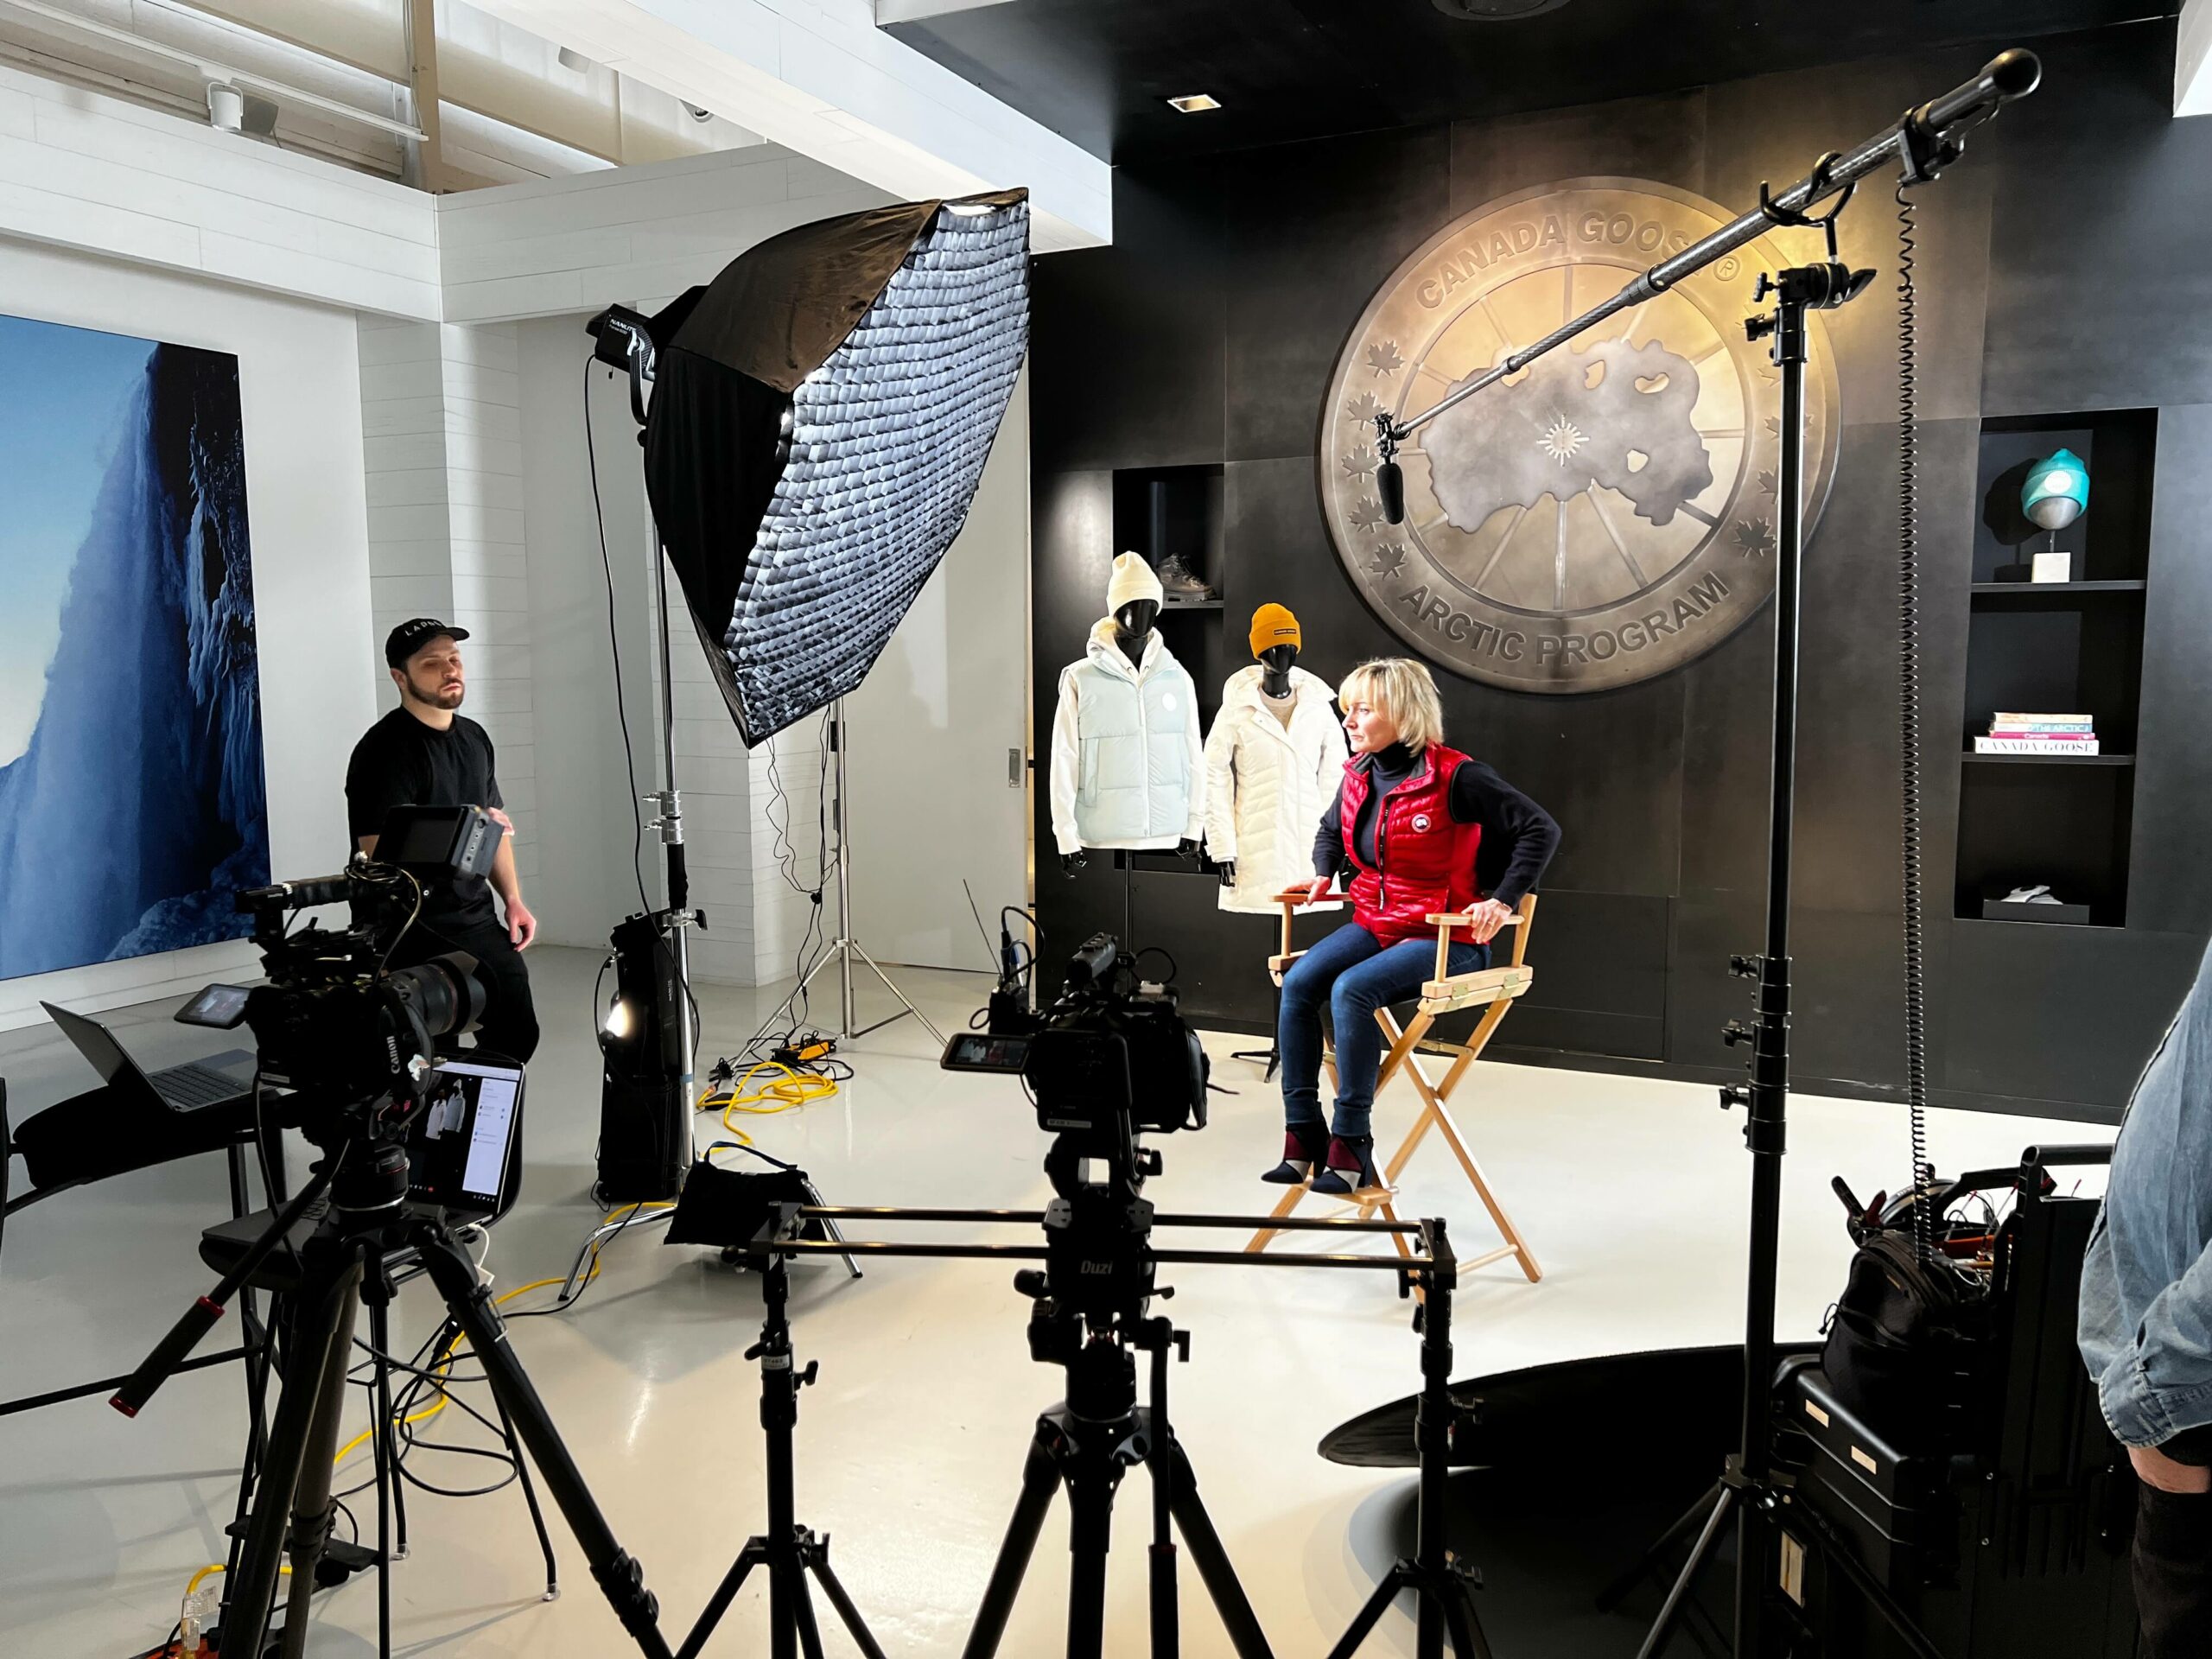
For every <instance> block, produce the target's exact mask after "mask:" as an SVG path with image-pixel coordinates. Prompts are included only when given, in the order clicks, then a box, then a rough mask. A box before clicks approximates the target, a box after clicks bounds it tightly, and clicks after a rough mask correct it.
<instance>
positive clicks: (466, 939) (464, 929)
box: [391, 919, 537, 1061]
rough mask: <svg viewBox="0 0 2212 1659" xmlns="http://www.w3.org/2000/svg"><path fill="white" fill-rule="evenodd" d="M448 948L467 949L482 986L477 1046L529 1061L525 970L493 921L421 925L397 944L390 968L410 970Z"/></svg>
mask: <svg viewBox="0 0 2212 1659" xmlns="http://www.w3.org/2000/svg"><path fill="white" fill-rule="evenodd" d="M448 950H466V951H467V953H468V954H469V955H470V956H472V957H475V958H476V978H477V981H478V982H479V983H480V984H481V985H482V986H483V987H484V1017H483V1019H482V1020H480V1021H479V1022H478V1023H477V1027H476V1046H477V1047H479V1048H480V1049H485V1050H487V1051H488V1052H492V1053H493V1054H499V1055H503V1056H505V1058H508V1059H511V1060H516V1061H524V1060H527V1059H529V1058H530V1057H531V1055H532V1054H535V1053H536V1052H537V1007H536V1005H535V1004H533V1003H532V1002H531V996H530V969H528V968H526V967H525V966H524V965H523V959H522V952H521V951H519V950H516V949H515V947H514V944H513V942H512V941H511V940H510V939H509V938H507V930H506V929H505V927H504V926H502V925H500V924H499V921H498V920H497V919H493V920H492V921H486V922H475V923H470V922H455V921H450V920H444V919H441V920H437V921H420V922H417V923H416V924H415V925H414V926H412V927H410V928H409V929H408V930H407V936H406V937H405V938H403V939H401V940H400V942H399V946H398V949H397V950H394V951H393V952H392V957H391V965H392V966H393V967H395V968H403V967H409V966H411V965H413V964H414V963H418V962H427V961H429V959H430V958H431V957H437V956H443V955H444V954H445V953H446V952H447V951H448Z"/></svg>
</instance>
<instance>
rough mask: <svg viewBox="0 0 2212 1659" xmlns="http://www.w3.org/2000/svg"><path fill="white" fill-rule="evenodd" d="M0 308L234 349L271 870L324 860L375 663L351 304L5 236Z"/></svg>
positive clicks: (111, 984)
mask: <svg viewBox="0 0 2212 1659" xmlns="http://www.w3.org/2000/svg"><path fill="white" fill-rule="evenodd" d="M0 311H4V312H7V313H9V314H10V315H16V316H25V317H36V318H40V319H42V320H44V321H49V322H61V323H69V324H73V325H74V326H76V327H86V328H101V329H106V330H109V331H111V332H114V333H120V334H139V335H143V336H146V337H148V338H150V339H155V340H173V341H175V342H176V343H178V344H180V345H186V346H205V347H207V348H208V349H210V350H213V351H219V352H231V353H235V354H236V355H237V357H238V392H239V399H240V403H241V404H242V406H243V409H244V413H245V465H246V489H247V506H248V513H249V523H250V528H251V534H252V538H253V588H254V604H255V609H256V613H257V634H258V645H259V654H260V668H261V720H262V729H263V734H264V745H265V747H264V754H265V757H266V766H267V775H268V790H269V834H270V854H271V858H272V860H273V862H274V865H275V869H274V871H273V874H275V875H276V876H277V877H278V878H280V879H282V878H284V877H289V876H300V875H313V874H323V873H325V872H327V871H329V870H332V869H335V868H337V867H338V866H339V864H340V862H341V861H343V860H344V858H345V855H346V802H345V779H346V756H347V753H349V751H350V750H351V749H352V747H353V739H354V738H355V737H356V736H357V735H358V734H359V733H360V732H361V731H362V730H364V729H365V728H366V727H367V725H368V723H369V722H370V721H371V720H372V719H374V718H375V715H376V695H377V681H378V674H379V672H380V668H379V664H378V661H377V659H376V658H374V656H373V653H372V651H371V649H370V645H369V628H368V615H369V564H368V542H367V533H366V519H367V504H366V499H365V488H364V484H363V479H362V471H361V394H360V374H359V367H358V358H357V347H356V344H355V331H354V319H353V314H352V313H351V312H349V311H344V310H338V309H334V308H325V307H321V306H315V305H311V304H308V303H306V302H301V301H296V300H289V299H283V298H279V297H277V296H271V295H268V294H264V293H257V292H253V291H251V290H248V289H240V288H237V287H233V286H231V285H228V284H226V283H216V282H210V281H207V280H205V279H201V278H197V277H186V276H181V275H177V274H173V273H170V272H167V271H161V270H148V269H144V268H143V267H133V266H130V265H126V264H119V263H117V262H115V261H113V260H108V259H102V258H97V257H89V256H86V255H83V254H77V253H69V252H64V251H60V250H57V249H52V248H46V247H40V246H35V245H30V244H27V243H22V242H15V241H10V240H7V239H5V238H0ZM87 830H88V833H92V832H96V831H97V826H87ZM254 962H255V957H254V955H253V951H252V950H251V947H250V946H249V945H247V944H244V943H233V944H220V945H207V946H203V947H200V948H199V949H197V950H186V951H176V952H172V953H170V954H168V955H163V956H155V957H138V958H136V959H134V960H131V961H129V962H111V963H99V964H97V965H95V966H92V967H89V968H79V969H69V970H67V971H66V972H62V973H56V974H41V975H34V976H29V977H25V978H20V979H12V980H0V1028H8V1027H16V1026H21V1025H25V1024H29V1023H31V1022H33V1021H35V1020H41V1019H43V1018H44V1017H45V1016H44V1015H43V1014H41V1012H40V1011H39V1007H38V1004H39V1001H40V1000H41V998H44V999H47V1000H50V1001H59V1002H66V1003H68V1004H70V1005H71V1006H73V1007H78V1008H85V1009H91V1008H100V1007H114V1006H116V1005H118V1004H120V1003H124V1002H131V1001H140V1000H142V999H144V998H147V997H150V996H156V995H167V994H169V993H172V992H178V991H182V990H184V989H187V988H192V987H194V986H197V985H200V984H202V983H204V982H206V981H207V980H208V979H211V978H219V977H222V976H225V975H226V974H232V973H235V972H237V971H238V970H240V969H248V970H251V967H252V964H253V963H254Z"/></svg>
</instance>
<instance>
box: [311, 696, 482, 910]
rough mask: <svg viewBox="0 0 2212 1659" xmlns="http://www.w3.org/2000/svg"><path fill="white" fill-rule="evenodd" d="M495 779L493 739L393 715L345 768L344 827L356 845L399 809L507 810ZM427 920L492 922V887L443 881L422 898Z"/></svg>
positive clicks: (470, 728)
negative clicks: (445, 807) (496, 808)
mask: <svg viewBox="0 0 2212 1659" xmlns="http://www.w3.org/2000/svg"><path fill="white" fill-rule="evenodd" d="M505 804H506V803H505V801H503V800H501V799H500V798H499V779H497V778H496V777H495V776H493V765H492V740H491V738H490V737H489V736H487V735H486V733H485V730H484V728H482V727H481V726H479V725H478V724H477V723H476V722H475V721H473V720H470V719H468V718H467V717H466V716H465V715H454V717H453V724H452V726H450V727H449V728H447V729H446V730H444V731H439V730H437V729H436V728H435V727H430V726H425V725H424V724H423V722H422V721H419V720H417V719H416V718H415V716H414V715H410V714H409V713H408V712H407V711H406V710H405V709H393V710H392V711H391V713H390V714H388V715H385V717H384V718H383V719H382V720H380V721H377V723H376V724H375V725H373V726H372V727H370V728H369V729H368V730H367V731H366V732H365V733H364V734H362V737H361V741H359V743H356V744H355V745H354V746H353V760H352V761H351V762H350V763H348V765H347V766H346V828H347V829H349V830H350V831H351V832H352V834H353V844H354V845H355V846H357V847H358V846H359V845H360V839H361V837H362V836H375V835H381V834H383V833H384V821H385V815H386V814H388V813H389V812H390V811H391V809H392V808H393V807H395V806H505ZM423 918H424V919H425V920H432V921H442V922H448V923H456V924H466V923H474V922H488V921H491V920H493V911H492V887H491V883H489V882H488V881H486V880H485V879H484V878H483V877H482V876H480V875H474V876H469V877H467V878H466V879H465V880H458V881H444V882H439V883H436V884H435V885H434V886H432V887H430V888H429V890H427V891H426V892H425V893H423Z"/></svg>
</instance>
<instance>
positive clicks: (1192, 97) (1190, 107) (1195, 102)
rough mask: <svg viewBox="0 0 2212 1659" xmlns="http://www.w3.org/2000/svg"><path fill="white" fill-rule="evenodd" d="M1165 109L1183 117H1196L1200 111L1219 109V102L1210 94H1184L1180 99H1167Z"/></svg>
mask: <svg viewBox="0 0 2212 1659" xmlns="http://www.w3.org/2000/svg"><path fill="white" fill-rule="evenodd" d="M1167 107H1168V108H1169V109H1171V110H1178V111H1181V112H1182V113H1183V114H1185V115H1196V114H1197V113H1198V111H1200V110H1217V109H1219V108H1220V107H1221V100H1220V99H1217V98H1216V97H1215V96H1214V95H1213V94H1212V93H1211V92H1186V93H1185V94H1184V95H1183V96H1182V97H1181V98H1171V99H1168V100H1167Z"/></svg>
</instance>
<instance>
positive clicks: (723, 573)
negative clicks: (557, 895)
mask: <svg viewBox="0 0 2212 1659" xmlns="http://www.w3.org/2000/svg"><path fill="white" fill-rule="evenodd" d="M649 327H650V330H651V334H652V340H653V342H654V344H655V346H656V347H657V348H658V349H657V353H656V355H657V359H658V363H657V369H656V374H655V379H654V385H653V395H652V406H651V409H650V411H649V413H648V416H647V419H646V426H645V486H646V491H647V493H648V494H649V495H650V497H651V498H652V507H653V512H654V516H655V517H656V518H658V521H659V526H660V535H661V541H662V544H663V545H664V547H665V548H666V549H667V551H668V557H669V562H670V564H671V567H672V568H673V569H675V571H676V574H677V581H678V582H680V583H681V584H682V587H683V597H684V602H685V606H686V608H687V609H689V610H690V613H691V620H692V624H693V626H695V627H696V629H697V630H698V634H699V640H700V643H701V644H702V645H704V646H705V647H706V652H707V658H708V660H709V663H710V664H712V666H713V669H714V674H715V682H716V683H717V684H719V685H720V686H721V692H722V696H723V699H724V700H725V701H726V702H728V705H729V710H730V714H731V715H732V716H733V717H734V719H735V720H736V721H737V726H738V730H739V732H740V734H741V735H742V736H743V737H744V739H745V741H746V743H747V746H748V747H751V746H753V745H756V744H759V743H760V742H762V741H765V740H766V739H767V738H769V737H772V736H773V735H774V734H776V733H777V732H779V731H781V730H782V729H783V728H785V727H786V726H789V725H790V724H791V723H792V722H793V721H797V720H799V719H801V718H803V717H804V716H805V715H808V714H810V713H811V712H812V711H814V710H815V709H820V708H823V707H824V706H825V705H827V704H829V703H830V702H835V701H836V699H837V698H839V697H841V696H844V695H845V694H846V693H848V692H849V691H851V690H853V689H854V688H855V687H856V686H858V685H859V684H860V683H861V679H862V678H863V677H865V676H866V675H867V673H868V670H869V668H871V667H872V666H873V665H874V662H875V659H876V658H877V657H878V656H879V655H880V654H881V652H882V651H883V647H884V645H885V644H886V643H887V641H888V640H889V639H890V637H891V632H892V630H893V629H894V628H895V627H897V626H898V625H899V619H900V618H901V617H903V616H905V615H906V610H907V607H909V606H911V605H912V603H913V601H914V598H915V596H916V595H917V594H919V593H920V592H921V589H922V584H923V583H925V582H927V581H928V580H929V577H930V573H931V571H932V570H934V569H937V565H938V560H940V559H942V558H943V557H944V552H945V550H946V549H947V548H948V547H950V545H951V544H952V540H953V537H956V536H957V535H958V534H959V533H960V528H961V526H962V525H963V524H965V523H966V522H967V518H968V507H969V502H970V500H971V499H973V497H974V495H975V493H976V481H977V480H978V479H979V478H980V477H981V475H982V470H983V462H984V461H985V459H986V458H987V457H988V455H989V454H990V448H991V441H992V439H993V438H994V437H995V435H996V434H997V432H998V427H999V421H1000V419H1001V416H1003V415H1004V414H1005V412H1006V406H1007V398H1008V397H1011V396H1012V394H1013V391H1014V376H1015V374H1016V373H1017V372H1019V370H1020V366H1021V359H1022V355H1023V353H1024V352H1025V351H1026V350H1027V346H1028V340H1029V201H1028V193H1027V191H1024V190H1008V191H1003V192H1000V193H997V194H990V195H981V196H974V197H970V198H969V199H967V200H961V201H925V202H909V203H904V204H901V205H899V206H898V207H882V208H876V209H874V210H872V211H870V212H868V213H851V214H848V215H846V216H845V217H843V218H841V219H824V220H823V221H822V222H821V223H819V224H815V225H807V226H801V227H800V228H799V229H798V230H794V231H788V232H785V233H784V234H783V235H781V236H779V237H776V238H773V239H772V240H770V241H767V242H764V243H762V244H761V245H760V246H759V247H757V248H753V249H752V250H751V251H748V252H747V253H745V254H742V255H741V256H740V257H738V258H737V259H736V260H735V261H734V262H733V263H732V264H730V266H729V267H728V270H724V271H723V272H722V273H721V276H719V277H716V278H715V280H714V281H713V282H712V283H709V285H708V286H707V287H705V288H702V289H692V290H691V291H690V293H688V294H686V295H684V296H683V297H682V298H681V299H679V300H677V302H675V303H674V304H672V305H671V306H670V307H669V308H667V309H666V310H664V311H663V312H661V313H660V314H659V315H658V316H656V317H654V318H653V319H652V322H651V324H650V325H649Z"/></svg>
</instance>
